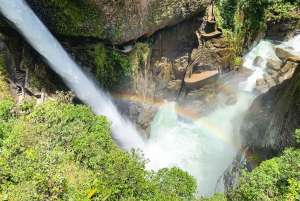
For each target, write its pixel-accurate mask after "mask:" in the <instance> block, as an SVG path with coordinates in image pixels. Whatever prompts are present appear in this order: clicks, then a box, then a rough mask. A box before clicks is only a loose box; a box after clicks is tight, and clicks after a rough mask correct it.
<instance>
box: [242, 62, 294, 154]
mask: <svg viewBox="0 0 300 201" xmlns="http://www.w3.org/2000/svg"><path fill="white" fill-rule="evenodd" d="M299 72H300V68H299V67H297V68H296V70H295V73H294V76H292V77H291V79H287V80H285V81H283V82H282V83H281V84H279V85H276V86H273V87H272V88H270V89H269V91H268V92H266V93H264V94H261V95H259V96H258V97H257V98H256V99H255V100H254V101H253V103H252V105H251V106H250V108H249V109H248V110H247V112H246V115H245V117H244V119H243V123H242V126H241V130H240V133H241V136H242V147H243V148H244V149H247V148H248V149H249V150H252V151H253V152H254V153H256V154H258V155H260V156H262V157H263V159H269V158H271V157H274V156H276V155H277V154H278V153H280V152H281V151H282V150H283V149H285V148H286V147H290V146H298V145H297V144H296V140H295V137H294V132H295V129H297V128H300V115H299V114H300V105H299V102H298V101H299V98H300V93H294V95H293V96H292V95H291V94H293V91H294V90H295V86H296V83H297V82H298V76H297V75H298V73H299Z"/></svg>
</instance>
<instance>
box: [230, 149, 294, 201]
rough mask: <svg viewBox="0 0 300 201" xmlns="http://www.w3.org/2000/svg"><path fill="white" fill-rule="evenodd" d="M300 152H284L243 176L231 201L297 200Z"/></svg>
mask: <svg viewBox="0 0 300 201" xmlns="http://www.w3.org/2000/svg"><path fill="white" fill-rule="evenodd" d="M299 161H300V150H299V149H295V148H288V149H286V150H285V151H284V152H283V153H282V155H281V156H279V157H275V158H272V159H270V160H267V161H264V162H262V163H261V165H260V166H259V167H257V168H255V169H254V170H253V171H252V172H250V173H247V172H243V175H242V177H241V178H240V179H239V183H238V187H237V188H236V189H235V190H234V191H233V192H232V193H231V194H230V200H238V201H240V200H245V201H246V200H249V201H250V200H278V201H281V200H299V199H300V162H299Z"/></svg>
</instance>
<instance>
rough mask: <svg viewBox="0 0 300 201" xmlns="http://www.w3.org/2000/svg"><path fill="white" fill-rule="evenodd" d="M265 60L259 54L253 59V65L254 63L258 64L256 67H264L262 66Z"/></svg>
mask: <svg viewBox="0 0 300 201" xmlns="http://www.w3.org/2000/svg"><path fill="white" fill-rule="evenodd" d="M263 61H264V59H263V58H262V57H261V56H257V57H256V58H255V59H254V60H253V63H252V65H253V66H256V67H260V68H262V67H263V66H262V64H263Z"/></svg>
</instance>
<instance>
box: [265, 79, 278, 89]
mask: <svg viewBox="0 0 300 201" xmlns="http://www.w3.org/2000/svg"><path fill="white" fill-rule="evenodd" d="M265 81H266V85H267V87H268V88H271V87H273V86H275V85H276V82H275V80H274V79H273V78H272V77H268V78H266V79H265Z"/></svg>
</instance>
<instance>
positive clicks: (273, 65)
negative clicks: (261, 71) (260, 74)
mask: <svg viewBox="0 0 300 201" xmlns="http://www.w3.org/2000/svg"><path fill="white" fill-rule="evenodd" d="M266 65H267V68H268V69H272V70H275V71H279V70H280V66H281V63H280V62H279V61H275V60H273V59H268V62H267V64H266Z"/></svg>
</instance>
